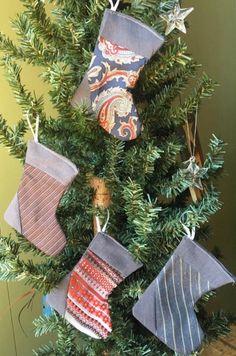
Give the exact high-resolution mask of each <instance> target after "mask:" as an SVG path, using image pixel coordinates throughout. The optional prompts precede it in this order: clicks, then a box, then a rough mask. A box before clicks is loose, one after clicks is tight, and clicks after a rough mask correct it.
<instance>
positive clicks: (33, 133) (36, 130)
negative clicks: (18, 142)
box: [26, 111, 39, 142]
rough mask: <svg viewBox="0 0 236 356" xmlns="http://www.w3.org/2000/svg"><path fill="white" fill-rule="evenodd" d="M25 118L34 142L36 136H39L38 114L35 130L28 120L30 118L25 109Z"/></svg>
mask: <svg viewBox="0 0 236 356" xmlns="http://www.w3.org/2000/svg"><path fill="white" fill-rule="evenodd" d="M26 120H27V123H28V125H29V128H30V130H31V132H32V135H33V138H34V141H35V142H38V136H39V115H37V117H36V121H35V131H34V129H33V126H32V124H31V122H30V118H29V111H27V113H26Z"/></svg>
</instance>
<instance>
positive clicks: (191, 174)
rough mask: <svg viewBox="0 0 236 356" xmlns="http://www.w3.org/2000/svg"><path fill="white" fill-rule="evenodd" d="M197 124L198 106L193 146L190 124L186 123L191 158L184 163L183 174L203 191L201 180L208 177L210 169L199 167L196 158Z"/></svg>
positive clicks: (196, 116)
mask: <svg viewBox="0 0 236 356" xmlns="http://www.w3.org/2000/svg"><path fill="white" fill-rule="evenodd" d="M197 123H198V106H197V108H196V114H195V120H194V134H193V143H192V144H191V138H190V128H189V123H188V121H187V122H186V126H187V136H188V142H189V149H190V154H191V156H190V158H189V159H188V160H187V161H185V162H183V163H182V165H183V172H184V174H185V177H186V178H187V179H189V180H190V181H191V182H192V186H193V187H196V188H198V189H200V190H203V185H202V181H201V180H202V178H204V176H205V175H206V173H207V171H208V169H207V168H203V167H200V166H199V165H198V163H197V160H196V157H195V151H196V137H197Z"/></svg>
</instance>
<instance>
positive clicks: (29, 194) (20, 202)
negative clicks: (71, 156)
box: [5, 141, 78, 256]
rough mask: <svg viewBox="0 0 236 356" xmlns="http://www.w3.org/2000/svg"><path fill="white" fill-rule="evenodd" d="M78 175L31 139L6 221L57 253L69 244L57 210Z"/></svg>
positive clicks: (66, 162)
mask: <svg viewBox="0 0 236 356" xmlns="http://www.w3.org/2000/svg"><path fill="white" fill-rule="evenodd" d="M77 174H78V170H77V168H76V166H75V165H74V164H73V163H72V162H71V161H69V160H68V159H67V158H65V157H63V156H61V155H59V154H57V153H56V152H53V151H52V150H50V149H49V148H47V147H45V146H44V145H42V144H40V143H38V142H36V141H29V144H28V149H27V154H26V161H25V166H24V173H23V177H22V180H21V183H20V186H19V190H18V192H17V194H16V195H15V197H14V199H13V200H12V202H11V204H10V206H9V207H8V209H7V211H6V213H5V220H6V221H7V222H8V224H9V225H11V226H12V227H14V228H15V229H16V230H17V231H18V232H19V233H20V234H23V235H24V236H25V237H26V238H27V239H28V240H29V241H30V242H31V243H32V244H34V245H35V246H36V247H38V248H39V249H40V250H41V251H43V252H44V253H46V254H47V255H51V256H55V255H57V254H58V253H59V252H60V251H61V250H62V249H63V247H64V246H65V244H66V239H65V235H64V233H63V231H62V229H61V227H60V225H59V223H58V221H57V219H56V209H57V206H58V204H59V201H60V199H61V197H62V195H63V194H64V192H65V190H66V189H67V188H68V186H69V184H70V183H71V182H72V180H73V179H74V178H75V177H76V175H77Z"/></svg>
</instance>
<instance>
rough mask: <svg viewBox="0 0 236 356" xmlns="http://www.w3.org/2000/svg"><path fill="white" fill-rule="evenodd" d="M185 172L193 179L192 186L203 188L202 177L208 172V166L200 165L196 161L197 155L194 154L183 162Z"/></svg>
mask: <svg viewBox="0 0 236 356" xmlns="http://www.w3.org/2000/svg"><path fill="white" fill-rule="evenodd" d="M183 166H184V169H183V171H184V173H185V176H186V178H189V179H190V180H191V181H192V186H193V187H196V188H198V189H201V190H203V186H202V181H201V179H202V178H203V177H204V175H205V174H206V173H207V171H208V169H207V168H202V167H200V166H199V165H198V164H197V162H196V157H195V156H192V157H190V158H189V159H188V160H187V161H185V162H183Z"/></svg>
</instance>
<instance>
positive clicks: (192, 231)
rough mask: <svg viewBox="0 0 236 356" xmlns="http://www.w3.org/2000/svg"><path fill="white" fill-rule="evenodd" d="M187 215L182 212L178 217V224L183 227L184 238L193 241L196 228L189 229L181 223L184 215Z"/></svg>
mask: <svg viewBox="0 0 236 356" xmlns="http://www.w3.org/2000/svg"><path fill="white" fill-rule="evenodd" d="M185 214H187V211H185V212H183V214H182V215H181V217H180V222H181V225H182V226H183V229H184V232H185V234H186V237H188V238H189V239H191V240H194V238H195V234H196V228H195V226H193V227H192V229H190V228H189V227H188V226H187V225H186V224H185V223H184V222H183V217H184V215H185Z"/></svg>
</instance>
